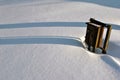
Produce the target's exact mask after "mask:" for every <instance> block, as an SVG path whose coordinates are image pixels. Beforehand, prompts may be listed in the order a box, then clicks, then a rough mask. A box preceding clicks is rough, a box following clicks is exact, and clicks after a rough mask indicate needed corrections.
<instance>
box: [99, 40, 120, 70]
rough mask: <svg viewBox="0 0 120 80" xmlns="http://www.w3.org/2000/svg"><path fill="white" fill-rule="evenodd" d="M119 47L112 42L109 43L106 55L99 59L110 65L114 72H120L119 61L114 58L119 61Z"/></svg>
mask: <svg viewBox="0 0 120 80" xmlns="http://www.w3.org/2000/svg"><path fill="white" fill-rule="evenodd" d="M119 49H120V46H119V45H117V44H115V43H114V42H111V41H110V42H109V48H108V53H107V54H106V55H103V56H101V59H102V60H103V61H104V62H105V63H107V64H108V65H110V66H111V67H112V68H114V69H115V70H116V71H119V72H120V61H118V60H117V59H115V58H118V59H119V60H120V54H119V53H120V50H119Z"/></svg>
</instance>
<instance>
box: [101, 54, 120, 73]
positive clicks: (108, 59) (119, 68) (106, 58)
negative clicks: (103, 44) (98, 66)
mask: <svg viewBox="0 0 120 80" xmlns="http://www.w3.org/2000/svg"><path fill="white" fill-rule="evenodd" d="M101 59H102V60H103V61H104V62H105V63H107V64H108V65H110V66H111V67H112V68H114V69H115V70H116V71H118V72H120V65H119V64H117V62H115V61H114V60H113V59H112V57H110V56H101Z"/></svg>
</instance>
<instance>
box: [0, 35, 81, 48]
mask: <svg viewBox="0 0 120 80" xmlns="http://www.w3.org/2000/svg"><path fill="white" fill-rule="evenodd" d="M16 44H60V45H71V46H79V47H80V46H81V45H82V44H81V42H80V41H79V40H78V39H77V38H75V37H62V36H61V37H60V36H58V37H57V36H56V37H53V36H41V37H4V38H0V45H16Z"/></svg>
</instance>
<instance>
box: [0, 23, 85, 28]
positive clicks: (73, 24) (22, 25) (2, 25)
mask: <svg viewBox="0 0 120 80" xmlns="http://www.w3.org/2000/svg"><path fill="white" fill-rule="evenodd" d="M85 26H86V24H85V23H84V22H33V23H15V24H0V29H13V28H33V27H85Z"/></svg>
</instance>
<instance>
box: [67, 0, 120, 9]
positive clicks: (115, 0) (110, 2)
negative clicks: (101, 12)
mask: <svg viewBox="0 0 120 80" xmlns="http://www.w3.org/2000/svg"><path fill="white" fill-rule="evenodd" d="M67 1H79V2H88V3H95V4H99V5H103V6H108V7H113V8H120V0H67Z"/></svg>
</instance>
